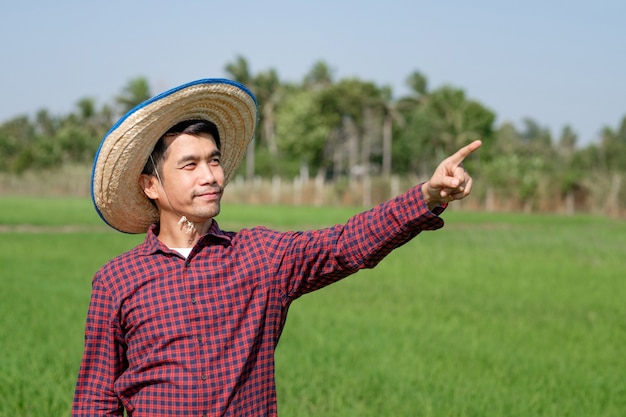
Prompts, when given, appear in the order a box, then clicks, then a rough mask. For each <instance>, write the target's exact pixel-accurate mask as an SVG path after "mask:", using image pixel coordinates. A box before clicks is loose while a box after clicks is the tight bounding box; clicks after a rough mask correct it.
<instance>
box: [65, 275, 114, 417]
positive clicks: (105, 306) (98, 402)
mask: <svg viewBox="0 0 626 417" xmlns="http://www.w3.org/2000/svg"><path fill="white" fill-rule="evenodd" d="M98 277H99V276H98V274H97V275H96V277H95V278H94V281H93V284H92V292H91V301H90V304H89V311H88V312H87V323H86V326H85V348H84V352H83V358H82V362H81V366H80V370H79V373H78V379H77V382H76V390H75V392H74V404H73V407H72V416H109V415H111V416H121V415H123V407H122V404H121V402H120V400H119V399H118V397H117V395H116V393H115V390H114V384H115V380H116V379H117V377H118V376H119V375H120V374H121V372H122V370H123V368H124V366H125V365H124V364H125V360H124V357H125V356H124V349H123V346H122V338H121V331H120V328H119V322H118V320H116V309H115V308H114V307H113V303H112V300H111V296H110V295H109V293H108V291H107V290H106V289H105V288H104V286H103V285H102V283H101V281H100V280H99V279H98Z"/></svg>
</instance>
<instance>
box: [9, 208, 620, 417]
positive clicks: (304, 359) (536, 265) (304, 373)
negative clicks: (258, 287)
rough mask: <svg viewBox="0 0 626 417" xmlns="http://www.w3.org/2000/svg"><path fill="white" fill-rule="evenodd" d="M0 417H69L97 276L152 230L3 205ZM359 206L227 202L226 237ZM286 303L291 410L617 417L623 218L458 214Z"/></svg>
mask: <svg viewBox="0 0 626 417" xmlns="http://www.w3.org/2000/svg"><path fill="white" fill-rule="evenodd" d="M1 201H2V203H1V204H0V288H1V291H2V301H1V302H0V349H1V351H2V355H1V356H0V416H1V417H4V416H69V414H70V407H71V400H72V394H73V389H74V383H75V377H76V373H77V371H78V366H79V362H80V356H81V353H82V338H83V326H84V320H85V314H86V310H87V305H88V302H89V291H90V284H91V282H90V281H91V277H92V276H93V274H94V273H95V272H96V270H97V269H98V268H99V267H100V266H101V265H102V264H103V263H104V262H106V261H107V260H108V259H110V258H111V257H113V256H115V255H117V254H119V253H120V252H122V251H124V250H127V249H130V248H131V247H132V246H134V245H135V244H137V243H139V242H140V241H141V240H142V239H143V236H136V235H124V234H121V233H116V232H114V231H112V230H110V229H108V228H107V227H105V226H103V223H102V222H101V221H100V220H99V218H98V217H97V215H96V214H95V212H94V210H93V209H92V207H91V203H90V202H89V200H88V199H84V198H74V199H72V198H63V199H61V198H33V197H6V196H3V197H2V200H1ZM356 211H357V209H356V208H346V207H344V208H312V207H298V208H294V207H286V206H243V205H234V204H227V205H225V206H224V208H223V214H221V215H220V216H219V218H218V221H219V222H220V225H221V226H222V228H224V229H231V230H233V229H234V230H236V229H239V228H241V227H245V226H252V225H256V224H264V225H267V226H272V227H276V228H280V229H302V228H309V227H320V226H327V225H330V224H333V223H336V222H343V221H345V220H346V219H347V218H348V217H349V216H350V215H351V214H353V213H355V212H356ZM444 218H445V220H446V223H447V224H446V227H445V228H444V229H442V230H440V231H437V232H425V233H423V234H422V235H420V236H418V237H417V238H416V239H415V240H413V241H412V242H410V243H408V244H407V245H405V246H403V247H402V248H400V249H398V250H397V251H395V252H394V253H392V254H391V255H390V256H389V257H388V258H387V259H385V260H384V261H383V262H382V263H381V264H380V265H379V266H378V267H377V268H376V269H373V270H369V271H362V272H360V273H358V274H357V275H356V276H354V277H351V278H348V279H346V280H344V281H342V282H339V283H337V284H335V285H333V286H331V287H328V288H326V289H323V290H320V291H318V292H317V293H314V294H310V295H307V296H304V297H303V298H302V299H301V300H298V301H297V302H295V303H294V305H293V306H292V308H291V311H290V314H289V319H288V321H287V326H286V328H285V331H284V333H283V337H282V339H281V342H280V344H279V346H278V348H277V352H276V360H277V384H278V395H279V413H280V415H281V417H287V416H294V417H295V416H298V417H302V416H305V417H306V416H438V417H441V416H444V417H445V416H477V417H478V416H481V417H484V416H498V417H502V416H559V417H562V416H581V417H582V416H585V417H589V416H616V417H617V416H625V415H626V279H625V278H626V222H624V221H623V220H616V219H608V218H603V217H592V216H567V217H565V216H549V215H521V214H494V213H476V212H460V211H454V209H453V208H451V209H449V210H448V211H447V212H446V213H445V214H444Z"/></svg>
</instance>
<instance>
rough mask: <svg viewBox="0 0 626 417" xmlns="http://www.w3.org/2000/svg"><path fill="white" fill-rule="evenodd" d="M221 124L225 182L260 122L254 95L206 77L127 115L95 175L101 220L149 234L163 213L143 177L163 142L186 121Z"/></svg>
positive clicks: (109, 138) (104, 148) (103, 147)
mask: <svg viewBox="0 0 626 417" xmlns="http://www.w3.org/2000/svg"><path fill="white" fill-rule="evenodd" d="M195 119H203V120H208V121H210V122H213V123H215V125H216V126H217V129H218V132H219V135H220V141H221V153H222V158H221V159H222V166H223V168H224V177H225V180H226V182H228V179H229V178H230V176H231V175H232V174H233V172H234V171H235V169H236V168H237V165H238V164H239V162H240V161H241V159H242V158H243V156H244V155H245V153H246V149H247V147H248V144H249V143H250V141H251V140H252V136H253V135H254V129H255V126H256V122H257V104H256V99H255V97H254V95H253V94H252V93H251V92H250V90H248V89H247V88H246V87H245V86H243V85H241V84H239V83H237V82H234V81H230V80H225V79H203V80H198V81H194V82H191V83H188V84H184V85H181V86H179V87H176V88H173V89H171V90H168V91H166V92H164V93H161V94H159V95H157V96H155V97H153V98H151V99H149V100H147V101H145V102H143V103H141V104H139V105H138V106H136V107H135V108H134V109H132V110H131V111H129V112H128V113H126V115H124V116H123V117H122V118H121V119H120V120H119V121H118V122H117V123H116V124H115V125H114V126H113V127H112V128H111V130H109V132H108V133H107V134H106V135H105V136H104V139H103V140H102V143H101V144H100V148H99V149H98V152H97V153H96V157H95V159H94V163H93V170H92V174H91V197H92V200H93V203H94V205H95V207H96V210H97V211H98V214H99V215H100V217H101V218H102V219H103V220H104V221H105V222H106V223H107V224H108V225H109V226H111V227H113V228H114V229H117V230H119V231H122V232H125V233H144V232H145V231H147V230H148V227H149V226H150V225H151V224H152V223H155V222H156V221H158V219H159V214H158V211H157V209H156V208H155V207H154V205H153V204H152V203H151V202H150V200H149V199H148V198H147V197H146V195H145V194H144V192H143V190H142V189H141V188H140V186H139V181H138V179H139V176H140V175H141V172H142V170H143V168H144V166H145V164H146V162H147V160H148V158H149V157H150V154H151V153H152V150H153V148H154V145H155V144H156V142H157V141H158V140H159V138H160V137H161V136H162V135H163V134H164V133H165V132H167V130H168V129H170V128H171V127H172V126H174V125H176V124H177V123H180V122H183V121H185V120H195Z"/></svg>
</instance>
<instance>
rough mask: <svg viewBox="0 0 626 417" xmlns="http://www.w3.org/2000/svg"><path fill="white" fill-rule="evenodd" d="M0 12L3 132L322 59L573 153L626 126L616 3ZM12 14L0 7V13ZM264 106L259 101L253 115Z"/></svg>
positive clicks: (74, 2) (58, 7)
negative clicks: (559, 143)
mask: <svg viewBox="0 0 626 417" xmlns="http://www.w3.org/2000/svg"><path fill="white" fill-rule="evenodd" d="M4 3H5V4H3V5H2V6H0V18H1V21H2V24H1V25H0V39H1V41H0V60H1V62H2V64H1V65H0V97H1V99H0V123H1V122H3V121H7V120H9V119H10V118H12V117H15V116H19V115H28V116H31V117H34V115H35V114H36V112H37V111H38V110H39V109H42V108H45V109H47V110H49V111H50V112H51V113H52V114H56V115H64V114H67V113H69V112H71V111H74V110H75V109H76V103H77V102H78V101H79V100H80V99H82V98H86V97H90V98H93V99H95V100H96V103H97V104H99V105H103V104H112V103H113V99H114V97H115V96H116V95H118V94H119V93H120V92H121V91H122V90H123V88H124V87H125V86H126V85H127V83H128V82H129V81H130V80H131V79H133V78H137V77H145V78H146V79H147V80H148V82H149V84H150V86H151V88H152V90H153V92H154V93H155V94H156V93H159V92H162V91H164V90H167V89H169V88H172V87H175V86H177V85H180V84H183V83H186V82H188V81H193V80H196V79H200V78H212V77H226V76H227V75H228V74H227V73H226V71H225V69H224V68H225V66H226V65H227V64H228V63H231V62H234V61H235V60H236V58H237V56H243V57H244V58H245V59H246V60H247V61H248V63H249V65H250V69H251V72H252V73H253V74H256V73H258V72H261V71H265V70H268V69H275V70H276V71H277V73H278V75H279V77H280V79H281V80H283V81H293V82H299V81H301V80H302V78H303V77H304V76H305V75H306V74H307V73H308V72H309V71H310V69H311V68H312V67H313V65H314V64H315V63H316V62H318V61H320V60H321V61H324V62H326V63H327V64H328V65H329V67H330V68H331V69H332V71H333V76H334V79H335V80H339V79H342V78H345V77H358V78H359V79H361V80H363V81H372V82H374V83H376V84H377V85H379V86H383V85H387V86H390V87H391V88H392V90H393V92H394V95H395V96H396V97H399V96H402V95H405V94H407V93H408V91H409V90H408V88H407V87H406V79H407V77H408V75H409V74H411V73H412V72H414V71H420V72H421V73H423V74H424V75H425V76H426V77H427V79H428V86H429V88H430V89H435V88H438V87H441V86H443V85H452V86H454V87H457V88H460V89H462V90H464V91H465V93H466V95H467V97H468V98H470V99H473V100H476V101H478V102H480V103H481V104H483V105H484V106H485V107H487V108H489V109H490V110H492V111H493V112H494V113H495V114H496V116H497V118H496V125H500V124H502V123H504V122H512V123H514V124H515V125H516V126H517V127H518V128H522V127H523V120H524V119H526V118H531V119H533V120H535V121H536V122H537V123H539V125H541V126H542V127H545V128H547V129H549V130H550V132H551V133H552V134H553V136H554V137H555V138H556V137H558V136H559V135H560V133H561V130H562V129H563V128H564V127H565V126H566V125H569V126H570V127H571V128H572V129H573V130H574V131H575V132H576V133H577V134H578V145H579V146H584V145H586V144H589V143H593V142H596V141H597V140H598V137H599V133H600V131H601V129H602V128H604V127H610V128H612V129H617V128H618V126H619V124H620V123H621V120H622V118H623V117H624V116H626V24H624V20H623V18H624V16H626V1H623V0H595V1H592V0H589V1H579V0H569V1H564V0H541V1H539V0H527V1H516V2H513V1H504V0H500V1H495V0H473V1H460V0H447V1H439V2H437V1H422V0H386V1H371V0H358V1H357V0H350V1H349V0H332V1H331V0H315V1H308V2H307V1H297V0H292V1H288V0H276V1H264V2H262V1H253V0H239V1H237V0H235V1H228V2H215V1H210V0H204V1H201V0H179V1H171V0H169V1H165V0H151V1H148V0H127V1H122V0H109V1H106V2H89V1H84V0H58V1H43V0H20V1H15V0H13V1H10V2H9V1H8V0H7V1H5V2H4ZM7 3H8V4H7ZM262 104H263V103H260V105H262Z"/></svg>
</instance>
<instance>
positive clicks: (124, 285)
mask: <svg viewBox="0 0 626 417" xmlns="http://www.w3.org/2000/svg"><path fill="white" fill-rule="evenodd" d="M441 210H442V208H441V209H440V210H435V213H432V212H430V211H429V210H428V207H427V206H426V204H425V203H424V200H423V198H422V195H421V186H417V187H415V188H413V189H412V190H410V191H408V192H407V193H405V194H403V195H401V196H399V197H397V198H395V199H393V200H391V201H389V202H387V203H385V204H382V205H380V206H378V207H376V208H373V209H371V210H369V211H366V212H364V213H361V214H358V215H356V216H354V217H353V218H351V219H350V220H348V222H347V223H346V224H344V225H336V226H333V227H330V228H326V229H322V230H312V231H306V232H278V231H274V230H269V229H267V228H263V227H257V228H252V229H244V230H242V231H240V232H238V233H234V232H224V231H221V230H220V229H219V227H218V225H217V223H216V222H213V225H212V227H211V229H210V230H209V232H208V233H207V234H206V235H205V236H203V237H202V238H201V239H200V240H199V242H198V243H197V244H196V246H195V247H194V248H193V249H192V251H191V253H190V255H189V257H188V258H187V259H184V258H183V257H182V256H181V255H180V254H179V253H177V252H175V251H173V250H170V249H169V248H167V247H166V246H164V245H163V244H162V243H161V242H160V241H159V240H158V238H157V233H158V226H157V225H153V226H152V227H151V228H150V230H149V231H148V233H147V235H146V239H145V241H144V242H143V243H142V244H140V245H139V246H137V247H136V248H134V249H132V250H130V251H129V252H127V253H125V254H122V255H120V256H119V257H117V258H115V259H113V260H111V261H110V262H108V263H107V264H106V265H105V266H104V267H103V268H102V269H100V270H99V271H98V272H97V274H96V275H95V277H94V279H93V288H92V296H91V302H90V306H89V311H88V314H87V323H86V332H85V350H84V355H83V359H82V363H81V367H80V371H79V375H78V381H77V385H76V391H75V397H74V405H73V415H74V416H102V415H122V414H123V412H124V409H126V412H127V413H128V414H129V415H132V416H134V417H144V416H150V417H161V416H173V415H176V416H237V417H242V416H254V417H262V416H276V413H277V411H276V389H275V383H274V349H275V347H276V344H277V343H278V339H279V337H280V334H281V331H282V329H283V326H284V323H285V319H286V317H287V310H288V308H289V305H290V304H291V302H292V301H293V300H295V299H296V298H298V297H299V296H301V295H303V294H305V293H308V292H311V291H314V290H316V289H319V288H322V287H324V286H326V285H329V284H331V283H333V282H335V281H337V280H339V279H341V278H343V277H346V276H348V275H350V274H352V273H354V272H356V271H357V270H359V269H362V268H371V267H374V266H375V265H376V264H378V262H380V260H382V259H383V257H385V256H386V255H387V254H388V253H389V252H391V251H392V250H393V249H394V248H396V247H398V246H400V245H402V244H404V243H406V242H407V241H409V240H410V239H412V238H413V237H415V236H416V235H417V234H418V233H420V232H421V231H422V230H434V229H438V228H440V227H442V226H443V220H442V219H441V218H439V217H438V216H437V214H439V213H440V211H441Z"/></svg>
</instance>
